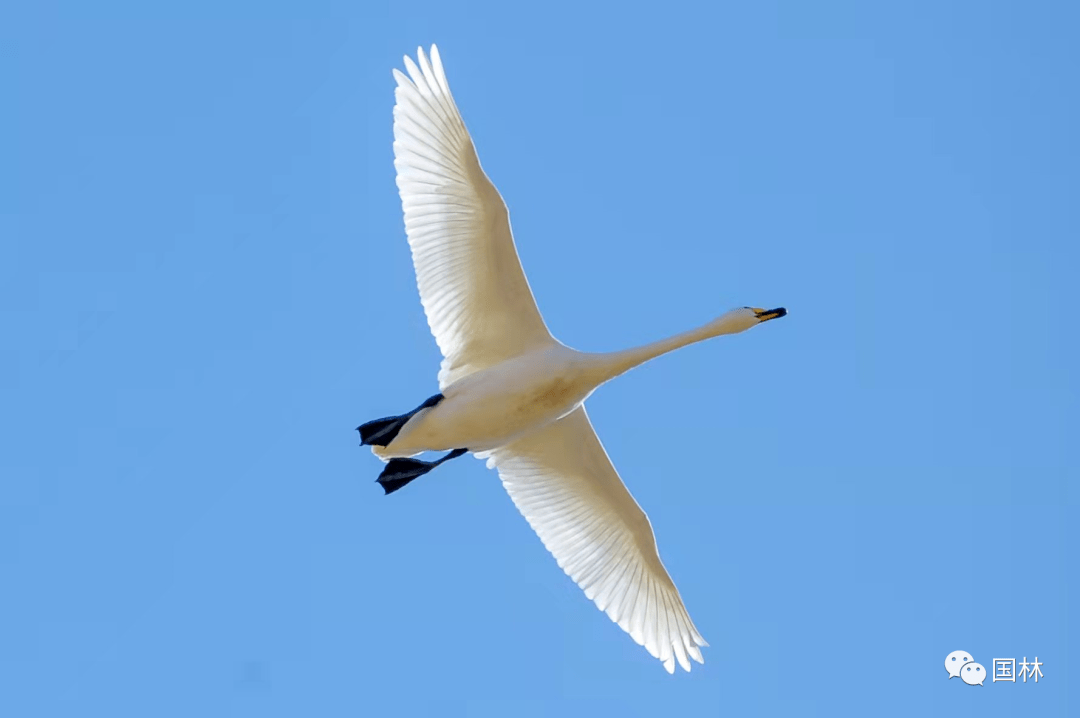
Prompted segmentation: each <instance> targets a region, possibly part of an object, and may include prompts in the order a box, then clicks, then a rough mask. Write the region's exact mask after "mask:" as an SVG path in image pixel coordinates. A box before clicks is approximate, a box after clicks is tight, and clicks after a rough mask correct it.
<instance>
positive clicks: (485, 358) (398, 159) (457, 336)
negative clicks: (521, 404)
mask: <svg viewBox="0 0 1080 718" xmlns="http://www.w3.org/2000/svg"><path fill="white" fill-rule="evenodd" d="M417 59H418V61H419V66H417V64H416V63H415V62H413V60H412V59H411V58H409V57H406V58H405V68H406V69H407V70H408V72H409V76H408V77H406V76H405V75H404V74H403V73H401V72H400V71H398V70H394V78H395V79H396V80H397V89H396V90H395V92H394V96H395V99H396V101H397V104H395V106H394V158H395V159H394V166H395V167H396V168H397V185H398V190H399V192H400V194H401V204H402V207H403V209H404V210H405V231H406V233H407V234H408V237H409V246H410V248H411V249H412V257H413V265H414V267H415V268H416V283H417V286H418V287H419V289H420V301H421V303H422V304H423V305H424V311H425V313H426V314H427V319H428V325H429V326H430V327H431V333H432V334H434V335H435V341H436V342H438V344H439V349H440V350H441V351H442V354H443V357H444V359H443V363H442V370H441V371H440V372H439V385H440V386H441V387H442V388H446V387H447V386H449V385H450V384H452V383H453V382H454V381H456V380H457V379H460V378H461V377H463V376H466V375H467V374H471V373H473V372H474V371H478V370H479V369H483V368H486V367H489V366H493V365H495V364H498V363H500V362H502V361H505V360H507V359H510V358H513V357H515V356H519V355H521V354H523V353H525V352H526V351H528V350H530V349H532V348H535V347H538V346H541V345H543V344H545V343H551V342H553V341H554V340H553V339H552V338H551V334H550V333H549V332H548V330H547V326H545V324H544V320H543V319H542V318H541V316H540V312H539V310H538V309H537V308H536V301H535V300H534V299H533V295H532V291H531V290H530V289H529V283H528V281H527V280H526V279H525V273H524V272H523V271H522V269H521V262H520V260H519V259H518V255H517V250H516V249H515V247H514V238H513V235H512V234H511V233H510V216H509V214H508V213H507V210H506V205H505V204H504V203H503V200H502V197H500V196H499V192H498V190H496V189H495V186H494V185H493V184H491V181H490V180H489V179H488V178H487V175H485V174H484V170H483V169H482V168H481V167H480V160H479V159H478V158H477V156H476V150H475V149H474V148H473V143H472V139H471V138H470V137H469V133H468V131H467V130H466V129H465V123H464V122H462V120H461V115H460V114H459V113H458V109H457V106H456V105H455V104H454V98H453V97H452V96H451V94H450V86H449V84H448V83H447V80H446V73H445V72H444V71H443V66H442V62H441V61H440V59H439V51H438V48H436V47H435V46H434V45H433V46H432V47H431V60H430V62H429V60H428V58H427V57H426V56H425V54H424V51H423V49H419V50H418V51H417Z"/></svg>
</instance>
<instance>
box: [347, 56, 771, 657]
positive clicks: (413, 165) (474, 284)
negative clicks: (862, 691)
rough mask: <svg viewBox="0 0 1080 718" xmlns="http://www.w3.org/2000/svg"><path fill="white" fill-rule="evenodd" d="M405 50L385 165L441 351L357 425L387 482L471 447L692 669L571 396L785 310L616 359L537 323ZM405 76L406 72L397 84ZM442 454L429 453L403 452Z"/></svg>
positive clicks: (640, 537) (497, 211)
mask: <svg viewBox="0 0 1080 718" xmlns="http://www.w3.org/2000/svg"><path fill="white" fill-rule="evenodd" d="M417 60H418V63H419V66H418V65H417V63H416V62H413V60H412V59H411V58H409V57H406V58H405V67H406V69H407V70H408V72H409V77H406V76H405V75H404V74H403V73H401V72H399V71H398V70H394V77H395V78H396V80H397V89H396V90H395V97H396V100H397V104H396V105H395V107H394V156H395V160H394V166H395V167H396V168H397V184H398V189H399V190H400V193H401V203H402V206H403V208H404V210H405V228H406V232H407V234H408V238H409V246H410V247H411V249H412V257H413V263H414V265H415V268H416V280H417V284H418V285H419V289H420V300H421V302H422V303H423V305H424V311H425V312H426V314H427V319H428V323H429V324H430V326H431V332H432V334H434V335H435V341H437V342H438V344H439V349H441V350H442V354H443V357H444V359H443V362H442V369H441V371H440V372H439V388H440V389H441V392H442V393H440V394H436V395H435V396H433V397H431V398H430V399H428V400H427V401H425V402H424V403H423V404H421V405H420V406H419V407H417V408H416V409H414V410H413V411H411V412H409V413H408V414H403V415H401V416H392V417H387V418H384V419H378V420H376V421H372V422H368V423H366V424H364V425H363V426H360V427H358V429H359V431H360V437H361V443H362V444H364V445H371V446H372V450H373V451H374V453H375V455H376V456H378V457H379V458H380V459H382V460H384V461H387V462H388V463H387V466H386V468H385V469H384V471H383V473H382V475H381V476H380V477H379V483H380V484H382V486H383V488H384V489H385V490H386V493H390V492H391V491H396V490H397V489H399V488H401V487H402V486H404V485H405V484H407V483H408V482H409V481H412V480H413V479H414V478H416V477H417V476H420V475H422V474H424V473H426V472H427V471H430V470H431V469H432V468H434V467H435V466H437V465H438V464H440V463H442V462H443V461H446V460H448V459H452V458H454V457H456V456H460V455H462V454H464V453H465V452H466V451H469V452H472V453H473V454H475V455H476V456H477V457H479V458H487V459H488V466H489V467H492V466H494V467H497V468H498V470H499V477H500V478H501V479H502V482H503V485H504V486H505V487H506V490H507V491H508V492H509V493H510V498H511V499H513V501H514V504H516V505H517V507H518V509H519V510H520V511H521V513H522V514H523V515H524V516H525V519H526V520H527V521H528V522H529V525H531V526H532V528H533V529H534V530H535V531H536V533H537V534H539V536H540V539H541V541H543V543H544V546H546V547H547V549H548V550H549V551H550V552H551V553H552V554H553V555H554V556H555V560H556V561H558V563H559V566H560V567H562V569H563V570H564V571H566V573H567V574H568V575H569V576H570V578H572V579H573V580H574V581H575V582H576V583H577V584H578V585H579V586H580V587H581V588H582V589H583V590H584V591H585V595H586V596H587V597H588V598H589V599H591V600H592V601H594V602H595V603H596V605H597V606H598V607H599V608H600V610H602V611H604V612H605V613H607V615H608V616H610V617H611V619H612V620H613V621H615V622H616V623H617V624H618V625H619V626H620V627H621V628H622V629H623V630H625V631H626V632H627V633H629V634H630V636H631V637H633V639H634V640H635V641H637V643H639V644H640V645H642V646H644V647H645V648H646V649H647V650H648V651H649V653H651V654H652V655H653V656H654V657H656V658H658V659H660V660H661V661H663V664H664V667H665V668H666V669H667V671H668V672H669V673H672V672H674V670H675V661H676V660H678V662H679V664H680V665H681V666H682V667H683V668H684V669H685V670H690V662H689V660H688V659H689V658H693V659H694V660H696V661H697V662H699V663H703V662H704V660H703V659H702V656H701V650H700V648H699V647H700V646H706V645H708V644H707V643H706V642H705V639H703V638H702V637H701V634H699V633H698V631H697V629H696V628H694V624H693V622H692V621H691V620H690V616H689V614H688V613H687V611H686V608H685V606H683V602H682V599H681V598H680V596H679V592H678V590H676V588H675V584H674V583H673V582H672V580H671V577H670V576H668V573H667V571H666V570H665V569H664V565H663V564H662V563H661V562H660V556H659V554H658V553H657V548H656V541H655V539H654V537H653V532H652V527H651V526H650V524H649V519H648V518H647V517H646V516H645V513H644V512H643V511H642V510H641V508H640V507H639V506H638V504H637V502H636V501H634V498H633V497H632V496H631V495H630V492H629V491H627V489H626V487H625V486H624V485H623V483H622V480H621V479H620V478H619V475H618V473H616V471H615V467H614V466H612V464H611V460H610V459H609V458H608V455H607V453H606V452H605V451H604V447H603V446H602V445H601V444H600V440H599V439H598V438H597V436H596V433H595V432H594V431H593V427H592V424H591V423H590V422H589V417H588V415H587V414H586V413H585V406H584V404H583V402H584V401H585V399H586V398H588V396H589V395H590V394H592V392H593V391H595V390H596V388H597V387H598V386H600V385H601V384H603V383H604V382H606V381H608V380H610V379H612V378H614V377H616V376H618V375H620V374H622V373H623V372H625V371H627V370H629V369H631V368H633V367H635V366H638V365H639V364H643V363H644V362H647V361H649V360H650V359H652V358H654V357H657V356H660V355H661V354H666V353H667V352H670V351H674V350H675V349H678V348H679V347H683V346H686V345H687V344H692V343H694V342H699V341H702V340H704V339H708V338H710V337H715V336H719V335H721V334H734V333H736V332H741V331H744V330H746V329H749V328H750V327H752V326H755V325H756V324H759V323H761V322H764V321H767V320H769V319H773V318H776V317H782V316H784V315H785V314H786V313H787V312H786V311H785V310H784V309H771V310H764V309H756V308H750V307H744V308H741V309H735V310H733V311H730V312H728V313H726V314H724V315H723V316H721V317H719V318H717V319H715V320H713V321H712V322H709V323H708V324H706V325H704V326H702V327H700V328H698V329H694V330H692V331H688V332H685V333H683V334H679V335H676V336H674V337H671V338H669V339H665V340H663V341H659V342H656V343H654V344H649V345H647V346H643V347H640V348H637V349H630V350H627V351H622V352H613V353H603V354H592V353H585V352H579V351H575V350H573V349H570V348H569V347H566V346H564V345H563V344H561V343H560V342H559V341H558V340H556V339H555V338H554V337H552V336H551V333H550V332H549V331H548V329H547V326H545V324H544V320H543V319H542V318H541V317H540V312H539V311H538V310H537V307H536V302H535V301H534V299H533V295H532V291H531V290H530V289H529V284H528V282H527V281H526V279H525V275H524V273H523V272H522V269H521V264H520V262H519V261H518V256H517V250H516V249H515V248H514V240H513V237H512V236H511V234H510V219H509V217H508V215H507V210H506V205H505V204H504V203H503V201H502V198H501V197H500V196H499V193H498V191H496V189H495V187H494V186H493V185H492V184H491V182H490V181H489V180H488V178H487V176H486V175H485V174H484V171H483V170H482V169H481V167H480V162H479V160H478V159H477V156H476V151H475V149H474V148H473V143H472V140H471V139H470V137H469V133H468V132H467V131H466V129H465V125H464V123H463V122H462V120H461V115H460V114H459V113H458V110H457V107H456V105H455V103H454V100H453V97H452V96H451V94H450V87H449V85H448V83H447V80H446V73H445V72H444V71H443V66H442V62H441V61H440V59H439V52H438V49H437V48H436V47H435V46H432V48H431V58H430V61H429V59H428V57H427V56H425V54H424V51H423V49H419V50H418V52H417ZM410 78H411V79H410ZM424 451H450V453H449V454H447V455H445V456H443V457H442V458H441V459H439V460H438V461H420V460H417V459H411V458H407V457H412V456H415V455H417V454H419V453H421V452H424Z"/></svg>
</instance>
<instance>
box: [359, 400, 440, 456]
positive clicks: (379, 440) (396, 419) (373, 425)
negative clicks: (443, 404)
mask: <svg viewBox="0 0 1080 718" xmlns="http://www.w3.org/2000/svg"><path fill="white" fill-rule="evenodd" d="M442 400H443V395H442V394H436V395H435V396H433V397H430V398H429V399H427V400H426V401H425V402H424V403H423V404H421V405H420V406H418V407H416V408H415V409H413V410H412V411H410V412H409V413H408V414H402V415H401V416H387V417H384V418H382V419H376V420H375V421H369V422H368V423H366V424H361V425H360V426H358V427H356V430H357V431H359V432H360V446H386V445H388V444H389V443H390V442H391V441H393V440H394V437H395V436H397V435H398V432H399V431H401V427H403V426H405V423H406V422H408V421H409V419H411V418H413V416H414V415H415V414H416V412H418V411H420V410H421V409H430V408H431V407H433V406H435V405H436V404H438V403H439V402H440V401H442Z"/></svg>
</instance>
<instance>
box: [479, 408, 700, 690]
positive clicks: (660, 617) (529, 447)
mask: <svg viewBox="0 0 1080 718" xmlns="http://www.w3.org/2000/svg"><path fill="white" fill-rule="evenodd" d="M489 465H494V466H496V467H497V468H498V470H499V476H500V478H501V479H502V482H503V485H504V486H505V487H506V490H507V492H509V494H510V498H511V499H513V501H514V504H515V505H516V506H517V507H518V510H520V511H521V513H522V515H523V516H525V519H526V520H527V521H528V522H529V525H530V526H532V528H533V530H535V531H536V533H537V534H538V535H539V536H540V540H541V541H543V543H544V546H545V547H547V549H548V551H550V552H551V553H552V555H553V556H554V557H555V560H556V561H558V563H559V566H560V567H561V568H562V569H563V570H564V571H565V572H566V573H567V575H568V576H570V578H572V579H573V580H574V582H575V583H577V584H578V586H580V587H581V588H582V590H584V591H585V595H586V596H587V597H588V598H589V599H590V600H592V601H593V602H595V603H596V605H597V607H598V608H599V609H600V610H601V611H604V612H605V613H607V615H608V616H609V617H610V618H611V620H613V621H615V623H617V624H618V625H619V626H620V627H621V628H622V629H623V630H624V631H626V632H627V633H629V634H630V636H631V637H632V638H633V639H634V640H635V641H636V642H637V643H639V644H640V645H642V646H644V647H645V648H646V650H648V651H649V653H650V654H652V655H653V656H654V657H656V658H659V659H660V660H661V661H663V663H664V667H665V668H666V669H667V671H668V672H669V673H671V672H673V671H674V670H675V661H676V660H677V661H678V662H679V665H681V666H682V667H683V668H684V669H685V670H687V671H689V670H690V662H689V660H688V658H693V659H694V660H695V661H697V662H698V663H703V662H704V660H703V658H702V656H701V650H700V648H699V647H700V646H706V645H708V644H707V643H706V642H705V639H703V638H702V637H701V634H699V633H698V631H697V629H696V628H695V627H694V624H693V622H692V621H691V620H690V615H689V614H688V613H687V611H686V607H685V606H684V605H683V602H682V598H681V597H680V596H679V592H678V590H677V589H676V588H675V584H674V583H673V582H672V580H671V577H670V576H669V575H668V572H667V570H666V569H665V568H664V565H663V563H661V561H660V555H659V553H658V552H657V548H656V539H655V537H654V536H653V531H652V526H651V525H650V524H649V519H648V517H647V516H646V515H645V512H643V511H642V510H641V507H640V506H638V504H637V502H636V501H635V500H634V497H633V496H631V495H630V492H629V491H628V490H627V488H626V486H625V485H624V484H623V482H622V480H621V479H620V478H619V475H618V473H617V472H616V471H615V467H614V466H613V465H612V464H611V460H610V459H609V458H608V455H607V452H606V451H604V447H603V445H601V443H600V440H599V439H598V438H597V436H596V432H595V431H593V428H592V423H591V422H590V421H589V417H588V415H587V414H586V413H585V407H584V406H580V407H578V408H577V409H575V410H574V411H573V412H571V413H570V414H568V415H567V416H565V417H563V418H562V419H560V420H559V421H557V422H555V423H553V424H551V425H549V426H547V427H545V428H544V429H541V430H539V431H537V432H536V433H533V434H530V435H528V436H526V437H525V438H523V439H519V440H518V441H515V442H513V443H512V444H509V445H507V446H505V447H502V448H499V449H496V450H495V451H493V452H491V455H490V459H489Z"/></svg>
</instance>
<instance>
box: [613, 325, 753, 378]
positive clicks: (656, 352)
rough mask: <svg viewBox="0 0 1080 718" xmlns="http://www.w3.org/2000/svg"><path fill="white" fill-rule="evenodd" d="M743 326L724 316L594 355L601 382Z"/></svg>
mask: <svg viewBox="0 0 1080 718" xmlns="http://www.w3.org/2000/svg"><path fill="white" fill-rule="evenodd" d="M745 328H746V327H745V326H735V325H733V324H732V322H730V321H726V319H725V317H720V318H719V319H714V320H713V321H711V322H709V323H708V324H704V325H702V326H700V327H698V328H697V329H691V330H690V331H688V332H682V333H681V334H676V335H674V336H671V337H668V338H667V339H661V340H660V341H658V342H653V343H651V344H646V345H644V346H640V347H634V348H633V349H625V350H623V351H619V352H606V353H603V354H599V355H596V356H597V359H598V360H599V362H600V363H601V364H602V365H603V373H604V378H603V379H602V381H601V383H603V382H605V381H608V380H610V379H614V378H615V377H617V376H619V375H620V374H624V373H626V372H628V371H630V370H631V369H633V368H634V367H636V366H641V365H642V364H644V363H645V362H647V361H650V360H652V359H655V358H656V357H658V356H663V355H664V354H669V353H671V352H673V351H675V350H676V349H681V348H683V347H685V346H688V345H690V344H696V343H697V342H702V341H705V340H706V339H712V338H713V337H718V336H720V335H722V334H734V333H736V332H740V331H742V330H743V329H745Z"/></svg>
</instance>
